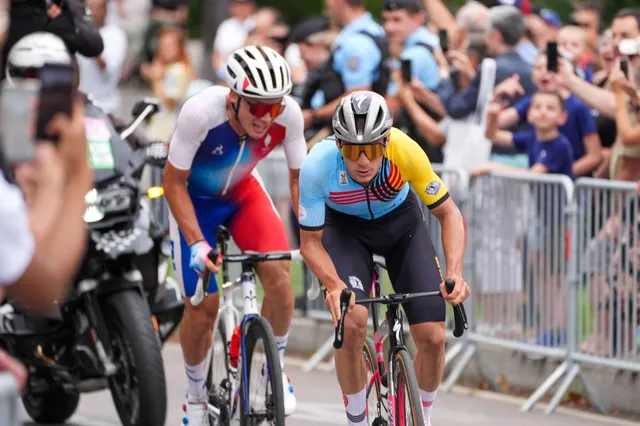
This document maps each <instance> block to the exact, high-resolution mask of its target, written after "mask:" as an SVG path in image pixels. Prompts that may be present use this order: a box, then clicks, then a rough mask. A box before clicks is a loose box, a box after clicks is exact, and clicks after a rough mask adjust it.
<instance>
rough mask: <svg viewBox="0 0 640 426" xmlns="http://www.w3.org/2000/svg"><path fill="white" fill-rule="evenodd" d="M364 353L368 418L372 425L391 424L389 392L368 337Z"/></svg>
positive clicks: (363, 349)
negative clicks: (383, 382)
mask: <svg viewBox="0 0 640 426" xmlns="http://www.w3.org/2000/svg"><path fill="white" fill-rule="evenodd" d="M362 355H363V356H364V364H365V367H366V369H367V382H366V391H367V408H368V412H367V419H368V423H369V424H370V425H372V426H379V425H389V424H391V416H390V410H389V398H388V397H389V392H388V390H387V388H385V387H384V386H383V385H382V376H381V375H380V370H379V369H378V363H377V361H376V350H375V345H374V344H373V341H372V340H371V339H370V338H369V337H367V339H366V340H365V341H364V345H363V346H362Z"/></svg>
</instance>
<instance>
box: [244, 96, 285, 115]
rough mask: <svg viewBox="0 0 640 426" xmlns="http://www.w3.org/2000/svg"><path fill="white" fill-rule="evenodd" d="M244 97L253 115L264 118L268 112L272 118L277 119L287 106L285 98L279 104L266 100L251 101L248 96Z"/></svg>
mask: <svg viewBox="0 0 640 426" xmlns="http://www.w3.org/2000/svg"><path fill="white" fill-rule="evenodd" d="M242 99H243V100H244V101H245V102H246V103H247V105H249V112H250V113H251V115H253V116H254V117H257V118H262V117H264V115H265V114H267V113H268V114H269V115H270V116H271V118H273V119H275V118H277V117H279V116H280V115H281V114H282V113H283V112H284V108H285V106H286V104H285V103H284V100H283V101H282V102H280V103H278V104H267V103H264V102H251V101H249V100H247V98H242Z"/></svg>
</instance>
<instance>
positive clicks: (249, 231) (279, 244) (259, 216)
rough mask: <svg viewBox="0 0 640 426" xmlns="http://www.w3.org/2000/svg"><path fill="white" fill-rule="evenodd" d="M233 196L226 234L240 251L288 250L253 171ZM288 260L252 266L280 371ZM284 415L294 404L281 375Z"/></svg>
mask: <svg viewBox="0 0 640 426" xmlns="http://www.w3.org/2000/svg"><path fill="white" fill-rule="evenodd" d="M233 197H235V199H236V200H237V203H238V212H237V213H236V214H235V215H234V217H233V218H232V219H231V221H230V223H229V231H230V232H231V235H232V236H233V239H234V241H235V242H236V244H237V245H238V247H239V248H240V249H241V250H252V251H258V252H268V251H288V250H289V241H288V240H287V234H286V231H285V229H284V224H283V223H282V220H281V219H280V216H279V215H278V212H277V211H276V208H275V206H274V205H273V202H272V201H271V198H270V197H269V195H268V194H267V192H266V190H265V189H264V186H263V185H262V182H261V181H260V180H259V176H258V175H257V172H256V173H255V175H254V176H249V177H248V178H247V179H246V180H245V181H244V182H242V183H240V184H239V185H238V187H237V189H235V190H234V194H233ZM290 264H291V262H289V261H288V260H282V261H271V262H264V263H260V264H258V265H256V272H257V274H258V277H259V278H260V282H261V283H262V286H263V287H264V299H263V301H262V312H261V314H262V316H263V317H265V318H266V319H267V321H269V323H270V324H271V327H272V328H273V334H274V337H275V340H276V345H277V347H278V354H279V355H280V364H281V366H282V367H283V369H284V351H285V349H286V347H287V340H288V337H289V327H290V326H291V318H292V317H293V308H294V296H293V289H292V288H291V276H290ZM283 386H284V389H283V393H284V411H285V415H287V416H289V415H291V414H293V412H294V411H295V409H296V406H297V402H296V398H295V395H294V393H293V386H291V383H290V381H289V377H288V376H287V375H286V374H283Z"/></svg>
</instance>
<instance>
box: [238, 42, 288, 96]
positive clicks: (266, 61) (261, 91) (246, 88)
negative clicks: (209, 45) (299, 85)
mask: <svg viewBox="0 0 640 426" xmlns="http://www.w3.org/2000/svg"><path fill="white" fill-rule="evenodd" d="M225 77H226V81H227V85H228V86H229V87H230V88H231V90H233V91H234V92H236V93H237V94H239V95H241V96H248V97H251V98H263V99H273V98H280V97H282V96H285V95H288V94H289V93H290V92H291V87H292V83H291V70H290V69H289V64H287V61H285V59H284V58H283V57H282V56H281V55H280V54H279V53H278V52H276V51H275V50H273V49H271V48H270V47H266V46H245V47H243V48H241V49H238V50H236V51H235V52H233V53H232V54H231V55H230V56H229V59H228V60H227V66H226V72H225Z"/></svg>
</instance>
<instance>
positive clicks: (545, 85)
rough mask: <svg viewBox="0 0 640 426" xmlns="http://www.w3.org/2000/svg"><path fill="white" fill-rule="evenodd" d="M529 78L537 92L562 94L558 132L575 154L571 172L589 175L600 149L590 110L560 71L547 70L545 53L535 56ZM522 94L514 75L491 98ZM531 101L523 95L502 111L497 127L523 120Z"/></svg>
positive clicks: (596, 165) (503, 127) (595, 164)
mask: <svg viewBox="0 0 640 426" xmlns="http://www.w3.org/2000/svg"><path fill="white" fill-rule="evenodd" d="M531 79H532V80H533V83H534V84H535V85H536V86H537V87H538V89H539V90H540V91H543V92H555V93H558V94H559V95H560V96H561V97H562V100H563V103H564V107H565V111H566V114H567V119H566V120H565V121H564V122H563V123H562V124H561V125H560V133H561V134H563V135H564V136H565V137H566V139H567V140H568V141H569V144H570V145H571V148H572V150H573V154H574V156H575V158H574V163H573V173H574V175H575V176H578V177H580V176H588V175H590V174H591V173H592V172H593V171H594V170H595V169H596V168H597V167H598V165H599V163H600V157H601V150H602V145H601V143H600V136H599V134H598V127H597V126H596V122H595V119H594V118H593V115H592V114H591V110H590V109H589V107H588V106H587V105H586V104H585V103H584V102H582V101H581V100H580V99H578V98H577V97H576V96H574V95H573V94H572V93H571V92H570V91H569V90H568V89H567V88H566V87H565V85H564V80H563V78H562V76H561V75H560V74H558V73H555V72H551V71H549V70H548V69H547V55H546V53H544V52H543V53H541V54H540V55H538V58H537V59H536V63H535V65H534V67H533V69H532V71H531ZM523 93H524V90H523V88H522V86H521V85H520V83H519V82H518V76H515V75H514V76H513V77H511V78H509V79H507V80H505V81H504V82H502V83H501V84H499V85H498V87H496V89H495V90H494V97H503V96H513V95H515V94H523ZM531 101H532V97H527V98H524V99H523V100H522V101H520V102H518V103H517V104H516V105H514V106H513V107H511V108H507V109H505V110H503V111H502V112H501V113H500V116H499V117H498V127H499V128H500V129H509V128H511V127H512V126H514V125H515V124H518V123H523V122H526V121H527V114H528V111H529V108H530V106H531Z"/></svg>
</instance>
